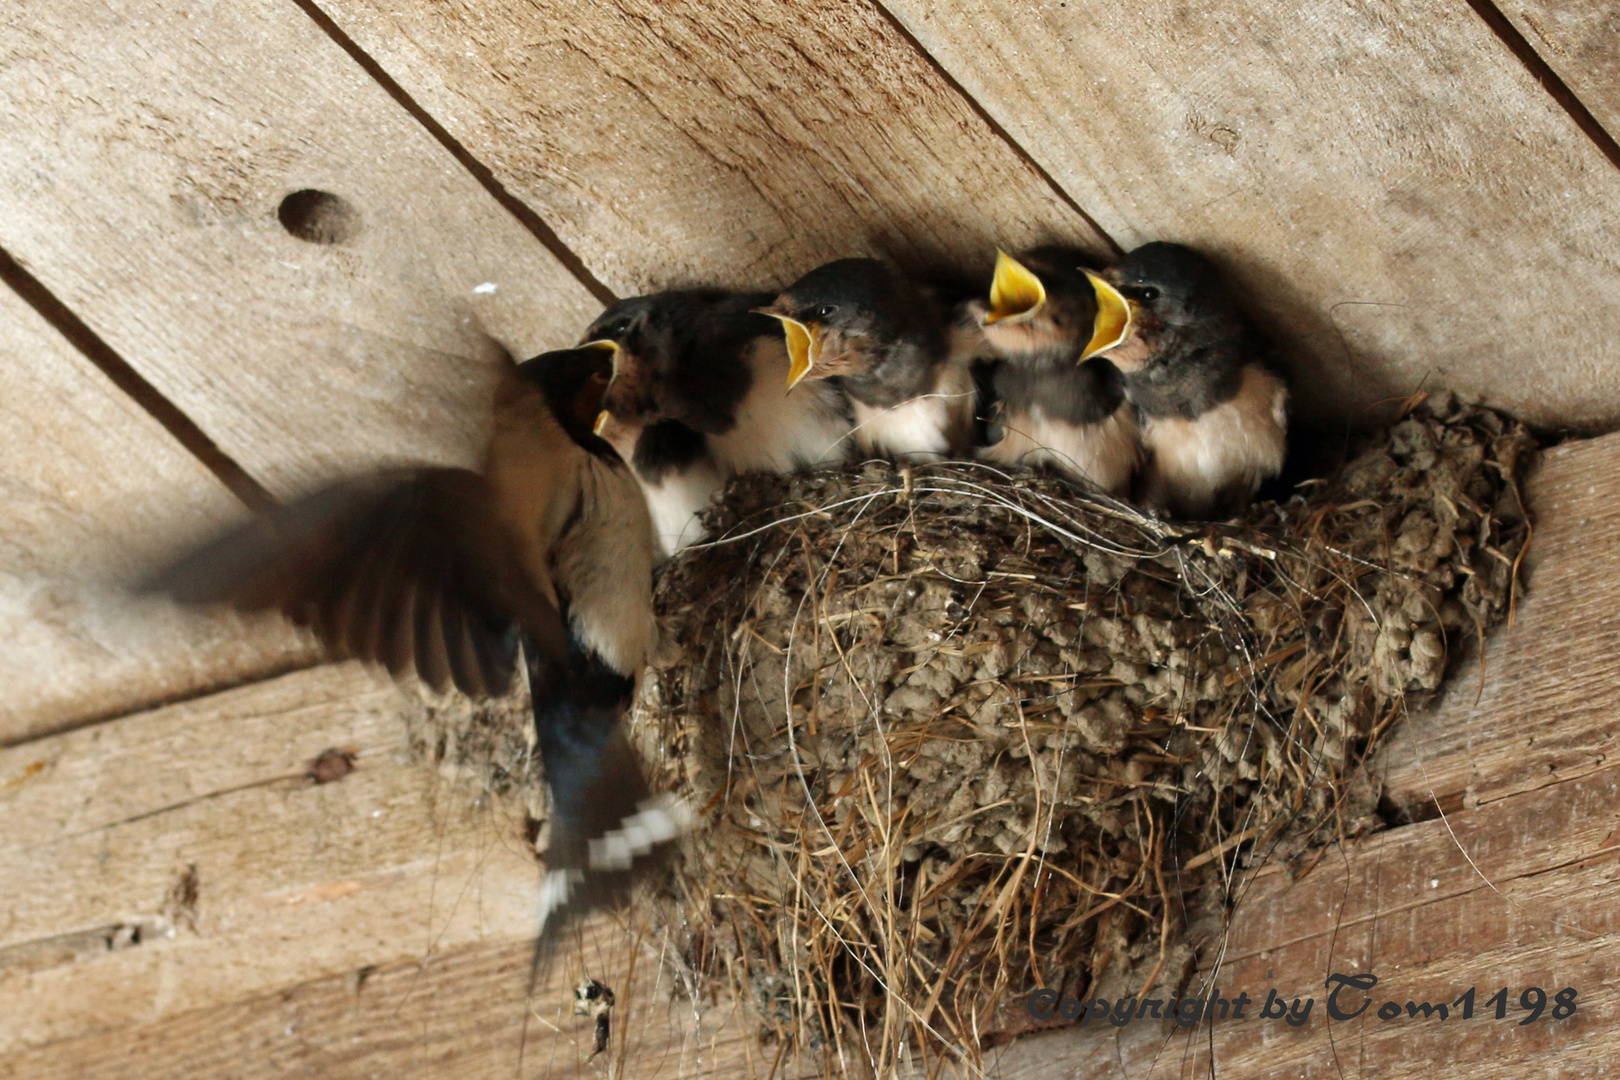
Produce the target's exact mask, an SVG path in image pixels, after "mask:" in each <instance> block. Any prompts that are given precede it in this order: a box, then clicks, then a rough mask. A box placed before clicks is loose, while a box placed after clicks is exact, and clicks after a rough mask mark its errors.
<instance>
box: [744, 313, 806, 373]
mask: <svg viewBox="0 0 1620 1080" xmlns="http://www.w3.org/2000/svg"><path fill="white" fill-rule="evenodd" d="M754 310H755V311H756V312H758V313H759V314H760V315H769V316H770V317H771V318H773V319H775V320H776V321H778V322H780V323H781V324H782V333H783V335H784V336H786V338H787V351H788V383H787V388H788V389H789V390H791V389H793V388H794V387H795V386H798V385H799V382H800V380H802V379H803V378H804V377H805V376H806V375H808V374H810V370H811V369H812V368H814V367H815V366H816V361H817V360H819V359H820V358H821V327H819V326H817V325H815V324H814V323H802V322H800V321H799V320H798V319H795V318H792V317H791V316H788V315H783V314H780V313H779V312H775V311H768V310H766V309H765V308H755V309H754Z"/></svg>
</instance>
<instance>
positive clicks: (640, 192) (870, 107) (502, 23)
mask: <svg viewBox="0 0 1620 1080" xmlns="http://www.w3.org/2000/svg"><path fill="white" fill-rule="evenodd" d="M320 7H321V8H322V9H323V10H324V11H325V12H327V13H328V14H329V15H330V16H331V18H332V19H333V20H334V21H335V22H336V23H337V24H338V25H339V26H340V27H341V28H342V30H343V31H344V32H345V33H346V34H348V35H349V36H350V37H351V38H352V39H353V40H354V41H355V42H356V43H357V44H358V45H359V46H360V47H361V48H363V49H364V50H365V51H366V53H367V54H369V55H370V56H371V57H372V58H374V59H375V60H376V61H378V62H379V63H380V64H381V66H382V67H383V68H384V69H385V70H386V71H387V72H388V74H389V75H390V76H391V77H393V78H394V79H396V80H398V82H399V83H400V84H401V85H402V86H403V87H404V89H405V90H406V91H408V92H409V93H410V95H411V96H412V97H413V98H414V99H415V100H416V101H417V102H419V103H420V104H421V105H423V106H424V107H425V108H426V109H427V110H428V111H429V112H430V113H431V114H432V115H433V116H434V118H435V119H437V120H438V121H439V122H441V123H442V124H443V125H444V126H445V128H446V129H447V130H448V131H449V132H450V133H451V134H452V135H453V136H454V137H455V138H456V139H457V140H459V141H460V142H461V143H462V144H463V145H465V146H466V147H467V148H468V149H469V150H470V151H471V152H472V153H473V154H474V155H475V156H476V157H477V158H478V159H479V160H480V161H482V162H484V163H486V164H487V165H488V166H489V167H490V168H491V169H492V170H493V172H494V174H495V176H496V177H497V178H498V179H499V180H500V181H501V182H502V184H504V185H505V186H506V188H507V189H508V190H510V191H511V192H513V193H514V194H515V195H517V196H518V197H520V198H521V199H523V200H524V201H525V202H526V203H527V204H528V205H529V206H531V207H533V208H534V209H535V210H536V211H537V212H538V213H539V215H540V216H541V217H542V218H544V219H545V220H546V221H547V222H548V223H549V224H550V225H551V226H552V227H553V228H555V229H556V231H557V233H558V234H559V235H560V236H561V237H562V238H563V240H564V241H565V242H566V243H567V244H568V245H569V247H570V248H571V249H573V250H574V251H576V252H578V253H579V255H580V256H581V257H582V258H583V259H584V261H585V263H586V264H587V265H588V266H589V267H590V268H591V270H592V271H593V272H594V273H595V274H596V275H597V276H598V277H600V278H601V279H602V280H603V281H605V282H606V283H607V284H608V285H609V286H610V287H611V288H613V289H614V290H616V291H618V292H620V293H625V294H628V293H633V292H641V291H646V290H649V289H653V288H657V287H661V286H667V285H670V284H677V283H691V282H717V283H722V284H728V285H735V286H747V287H760V286H765V285H770V284H772V283H781V282H784V281H786V280H791V278H793V277H795V276H797V275H798V274H800V273H803V272H804V271H805V270H808V269H810V268H811V267H812V266H815V265H817V264H819V263H821V262H825V261H827V260H830V259H834V258H839V257H842V256H846V255H860V254H869V253H872V254H889V255H893V256H896V257H899V258H902V259H909V260H918V261H925V262H927V261H940V260H949V261H955V262H960V263H962V264H963V265H964V266H965V267H967V268H969V269H971V270H973V271H975V272H984V273H988V268H989V265H990V259H991V257H992V256H993V254H994V246H995V245H996V244H998V243H999V244H1001V245H1003V246H1007V247H1011V248H1014V249H1016V248H1019V247H1021V246H1024V245H1026V244H1030V243H1033V242H1035V241H1037V240H1043V239H1049V238H1051V237H1054V236H1055V237H1058V238H1062V239H1066V240H1068V241H1070V242H1073V243H1077V244H1081V245H1084V246H1088V247H1090V248H1092V249H1093V250H1096V251H1099V252H1100V251H1102V250H1104V249H1105V247H1106V242H1105V241H1104V240H1103V239H1102V238H1101V237H1100V236H1099V235H1098V234H1097V233H1096V232H1095V230H1094V229H1093V228H1092V227H1091V226H1090V225H1089V224H1088V223H1087V222H1086V220H1085V219H1084V217H1083V216H1082V215H1081V214H1080V213H1078V212H1077V211H1076V210H1075V209H1074V208H1073V207H1072V206H1070V205H1069V204H1067V203H1066V202H1065V201H1064V200H1063V199H1061V198H1060V197H1059V196H1058V195H1057V194H1055V193H1054V191H1053V190H1052V188H1051V187H1050V185H1049V184H1048V183H1047V181H1046V180H1045V178H1044V177H1042V176H1041V175H1040V173H1039V172H1038V170H1036V169H1035V168H1033V167H1031V166H1030V164H1029V163H1028V162H1027V161H1026V160H1025V159H1024V158H1023V157H1022V156H1020V154H1019V153H1018V152H1017V151H1016V150H1015V149H1013V148H1012V147H1010V146H1009V145H1008V144H1007V143H1006V142H1005V141H1004V140H1003V139H1002V138H1001V137H1000V136H999V135H998V133H997V132H995V131H994V129H993V128H992V126H991V125H990V124H988V123H986V122H985V120H984V119H983V118H982V116H980V115H979V114H978V113H977V112H975V111H974V110H973V108H972V107H971V105H970V104H969V103H968V102H966V101H964V100H963V98H962V97H961V96H960V95H959V94H958V93H957V92H956V91H955V89H954V88H953V87H952V86H951V85H950V84H949V82H948V81H947V80H946V79H944V78H943V77H941V76H940V74H939V73H938V72H937V71H936V70H935V69H934V68H933V67H932V66H931V65H930V64H929V63H928V61H927V58H926V57H925V56H923V55H921V54H920V52H919V51H918V50H917V49H916V48H915V47H914V46H913V45H912V44H911V43H910V42H909V41H907V40H906V39H905V37H904V35H902V34H901V33H899V32H897V30H896V29H895V27H894V26H893V25H892V24H891V23H890V22H889V21H888V20H887V19H885V18H884V17H883V15H882V14H881V12H880V11H879V10H878V9H876V8H875V7H873V6H871V5H868V4H865V3H851V2H848V0H810V2H794V0H716V2H714V3H709V4H705V5H703V6H702V7H701V8H683V7H681V6H679V5H674V6H672V5H669V4H662V3H658V2H657V0H610V2H607V3H600V2H594V0H566V2H562V3H553V4H547V5H546V6H545V8H544V11H543V12H542V11H541V10H539V9H537V8H536V7H535V6H534V5H532V4H530V3H526V2H524V0H448V2H443V3H433V4H424V3H415V2H411V0H325V2H322V3H321V4H320Z"/></svg>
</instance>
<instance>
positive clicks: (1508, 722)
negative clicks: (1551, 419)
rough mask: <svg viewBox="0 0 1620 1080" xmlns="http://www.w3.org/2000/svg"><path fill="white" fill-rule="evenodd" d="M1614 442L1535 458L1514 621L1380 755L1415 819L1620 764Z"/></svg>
mask: <svg viewBox="0 0 1620 1080" xmlns="http://www.w3.org/2000/svg"><path fill="white" fill-rule="evenodd" d="M1617 478H1620V435H1609V436H1605V437H1604V438H1601V439H1592V440H1589V441H1584V442H1570V443H1565V444H1564V445H1563V446H1558V447H1554V448H1552V449H1551V450H1548V451H1546V452H1544V453H1543V455H1542V459H1541V464H1540V466H1539V468H1538V470H1537V472H1536V473H1535V474H1534V475H1533V476H1532V477H1531V479H1530V483H1529V487H1528V492H1527V494H1528V499H1529V505H1530V508H1531V512H1532V514H1533V515H1534V521H1535V533H1534V535H1533V537H1532V540H1531V545H1530V549H1529V552H1528V553H1527V554H1526V556H1525V564H1526V566H1527V568H1528V570H1529V580H1528V585H1527V588H1526V590H1525V593H1524V595H1523V597H1522V598H1521V600H1520V602H1519V604H1518V606H1517V611H1516V613H1515V617H1514V621H1513V625H1512V626H1510V627H1502V628H1500V629H1499V630H1498V631H1497V633H1496V634H1495V636H1494V637H1493V638H1492V640H1491V641H1490V643H1489V644H1488V645H1487V647H1486V649H1485V656H1484V660H1485V671H1484V674H1483V679H1482V678H1481V673H1480V670H1479V666H1478V665H1477V664H1468V665H1465V666H1464V667H1463V668H1462V669H1461V670H1460V671H1459V672H1458V673H1457V675H1456V676H1455V677H1454V678H1453V679H1452V682H1451V686H1450V688H1449V689H1448V690H1447V691H1446V693H1445V696H1444V698H1443V699H1442V700H1441V701H1440V703H1439V704H1438V706H1437V708H1435V709H1434V710H1433V711H1432V712H1414V713H1413V714H1412V715H1411V716H1410V717H1408V719H1407V722H1406V723H1405V725H1404V727H1403V728H1402V729H1401V730H1400V732H1399V733H1398V735H1397V736H1396V738H1395V739H1394V740H1393V742H1392V743H1391V744H1390V747H1389V749H1388V751H1387V753H1386V780H1385V783H1386V788H1387V792H1388V795H1389V798H1390V800H1391V801H1392V802H1394V803H1395V804H1396V805H1397V806H1398V807H1401V808H1403V809H1404V810H1406V811H1407V812H1408V813H1410V814H1413V815H1414V816H1418V817H1425V816H1430V815H1432V814H1433V813H1434V810H1433V807H1434V805H1435V804H1436V802H1438V805H1439V806H1440V807H1441V808H1443V809H1445V810H1447V811H1451V810H1453V809H1455V808H1457V807H1460V806H1469V805H1474V804H1475V803H1480V802H1489V801H1490V800H1492V799H1499V798H1502V797H1504V796H1505V795H1508V794H1511V793H1514V792H1519V791H1526V790H1530V789H1533V788H1537V787H1542V786H1545V785H1549V784H1556V783H1559V782H1561V781H1566V780H1569V779H1571V778H1574V777H1580V776H1585V775H1587V774H1589V773H1591V772H1593V771H1595V770H1597V769H1599V768H1602V767H1603V766H1604V764H1605V763H1606V762H1607V761H1608V759H1609V758H1611V757H1614V758H1616V759H1617V760H1620V742H1617V735H1620V725H1617V723H1616V721H1617V720H1620V706H1617V703H1616V699H1615V687H1616V685H1620V680H1617V677H1616V674H1617V667H1616V660H1615V657H1616V656H1620V614H1617V613H1620V545H1617V544H1616V542H1615V537H1616V536H1620V479H1617Z"/></svg>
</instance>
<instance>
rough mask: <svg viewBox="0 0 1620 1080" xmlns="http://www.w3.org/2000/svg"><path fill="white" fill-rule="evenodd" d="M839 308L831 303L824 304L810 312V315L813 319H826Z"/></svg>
mask: <svg viewBox="0 0 1620 1080" xmlns="http://www.w3.org/2000/svg"><path fill="white" fill-rule="evenodd" d="M837 310H838V309H837V308H836V307H834V306H833V305H831V304H822V305H820V306H818V307H816V308H815V309H814V310H812V311H811V312H810V317H811V318H813V319H825V318H828V317H830V316H831V315H832V313H833V312H835V311H837Z"/></svg>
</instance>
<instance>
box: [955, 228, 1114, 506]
mask: <svg viewBox="0 0 1620 1080" xmlns="http://www.w3.org/2000/svg"><path fill="white" fill-rule="evenodd" d="M1084 258H1085V256H1084V255H1083V254H1082V253H1080V252H1078V251H1074V250H1072V249H1069V248H1062V247H1040V248H1036V249H1034V250H1033V251H1028V252H1025V253H1024V254H1023V255H1022V256H1021V257H1019V258H1017V259H1014V258H1013V257H1012V256H1010V255H1008V254H1006V253H1005V252H997V253H996V270H995V278H994V280H993V281H992V282H991V286H990V299H989V303H988V304H985V303H984V302H982V301H980V302H977V303H975V305H974V307H973V310H974V312H975V314H976V315H977V317H978V319H979V321H980V323H981V324H982V326H983V327H984V336H985V340H986V341H987V342H989V344H990V347H991V348H992V349H993V350H994V351H995V353H996V354H997V355H998V356H1000V357H1001V358H1002V359H1003V360H1004V361H1005V363H1002V364H998V365H997V366H996V368H995V369H994V371H993V373H992V376H991V378H992V385H993V386H994V388H995V396H996V398H997V400H998V402H999V412H998V415H997V417H996V419H997V421H998V426H999V427H1000V428H1001V429H1002V432H1003V434H1002V437H1001V439H1000V440H999V441H997V442H994V443H992V444H991V445H989V446H986V447H983V448H981V449H980V451H979V456H980V457H982V458H986V459H988V460H990V461H998V462H1001V463H1003V464H1008V465H1011V464H1023V465H1049V466H1051V467H1052V468H1055V469H1057V470H1059V471H1060V472H1063V473H1066V474H1068V475H1069V476H1072V477H1075V478H1076V479H1080V480H1084V481H1087V482H1089V483H1091V484H1094V485H1095V486H1096V487H1097V488H1099V489H1101V490H1102V491H1104V492H1106V493H1107V494H1110V495H1117V496H1124V495H1128V494H1130V487H1131V477H1132V475H1133V474H1134V472H1135V471H1136V466H1137V462H1138V459H1139V457H1140V454H1141V435H1140V432H1139V431H1138V430H1137V425H1136V414H1135V410H1134V409H1132V407H1131V406H1130V404H1129V403H1128V402H1126V400H1125V391H1124V382H1123V380H1122V379H1121V377H1120V374H1119V371H1118V370H1117V369H1116V368H1115V367H1114V366H1113V365H1112V364H1110V363H1109V362H1108V361H1106V360H1098V359H1093V357H1094V355H1095V354H1096V353H1097V352H1098V351H1099V350H1100V349H1102V348H1105V347H1107V346H1108V345H1111V344H1114V343H1115V342H1114V341H1113V340H1112V339H1111V338H1110V337H1109V333H1110V327H1111V324H1110V323H1109V320H1107V319H1106V318H1105V319H1102V320H1099V318H1098V313H1099V304H1098V295H1097V285H1096V284H1095V283H1094V275H1092V274H1091V273H1090V272H1089V271H1087V270H1086V269H1084V267H1083V265H1082V263H1083V260H1084Z"/></svg>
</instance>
